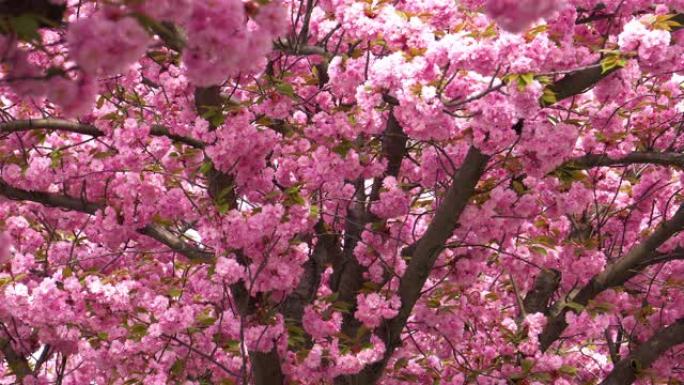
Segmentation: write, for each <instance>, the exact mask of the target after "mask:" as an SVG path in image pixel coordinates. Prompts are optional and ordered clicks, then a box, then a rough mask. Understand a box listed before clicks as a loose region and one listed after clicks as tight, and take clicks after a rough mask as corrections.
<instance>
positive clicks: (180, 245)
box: [0, 179, 214, 263]
mask: <svg viewBox="0 0 684 385" xmlns="http://www.w3.org/2000/svg"><path fill="white" fill-rule="evenodd" d="M0 195H2V196H5V197H6V198H9V199H11V200H19V201H30V202H36V203H40V204H42V205H44V206H49V207H57V208H63V209H67V210H71V211H78V212H82V213H86V214H90V215H94V214H95V213H96V212H97V211H98V210H102V209H104V208H105V205H104V204H100V203H93V202H88V201H85V200H82V199H77V198H73V197H70V196H67V195H60V194H54V193H47V192H40V191H27V190H22V189H18V188H16V187H12V186H10V185H9V184H7V183H6V182H5V181H3V180H1V179H0ZM138 232H139V233H140V234H144V235H147V236H148V237H150V238H153V239H155V240H157V241H159V242H160V243H162V244H164V245H166V246H167V247H169V248H170V249H171V250H173V251H175V252H177V253H179V254H182V255H184V256H185V257H187V258H188V259H190V260H194V261H199V262H206V263H209V262H211V261H212V260H213V258H214V255H213V254H212V253H210V252H207V251H204V250H201V249H199V248H196V247H194V246H192V245H190V244H188V243H186V242H185V241H183V240H181V239H180V238H178V237H177V236H175V235H174V234H173V233H171V232H170V231H169V230H167V229H166V228H164V227H161V226H159V225H155V224H149V225H147V226H145V227H143V228H141V229H138Z"/></svg>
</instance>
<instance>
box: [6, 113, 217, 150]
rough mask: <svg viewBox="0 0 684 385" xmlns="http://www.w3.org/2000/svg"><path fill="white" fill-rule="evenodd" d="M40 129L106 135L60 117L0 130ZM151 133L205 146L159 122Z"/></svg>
mask: <svg viewBox="0 0 684 385" xmlns="http://www.w3.org/2000/svg"><path fill="white" fill-rule="evenodd" d="M38 129H46V130H59V131H66V132H73V133H76V134H83V135H90V136H92V137H95V138H99V137H102V136H105V135H106V134H105V133H104V132H103V131H101V130H100V129H98V128H97V127H95V126H93V125H91V124H82V123H78V122H70V121H68V120H60V119H26V120H13V121H10V122H4V123H0V132H2V133H13V132H24V131H31V130H38ZM150 135H152V136H165V137H167V138H169V139H171V140H173V141H176V142H179V143H183V144H187V145H188V146H192V147H195V148H204V143H202V142H201V141H199V140H197V139H192V138H186V137H184V136H180V135H175V134H172V133H170V132H169V129H168V128H167V127H165V126H162V125H158V124H155V125H153V126H152V127H151V129H150Z"/></svg>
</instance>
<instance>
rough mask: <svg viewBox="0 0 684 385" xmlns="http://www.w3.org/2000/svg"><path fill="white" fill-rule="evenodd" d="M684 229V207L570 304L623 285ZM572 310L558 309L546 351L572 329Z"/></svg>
mask: <svg viewBox="0 0 684 385" xmlns="http://www.w3.org/2000/svg"><path fill="white" fill-rule="evenodd" d="M682 228H684V206H680V207H679V209H678V210H677V212H676V213H675V215H674V216H673V217H672V218H671V219H670V220H668V221H666V222H664V223H662V224H661V225H660V226H659V227H658V228H657V229H656V230H655V231H654V232H653V234H651V235H650V236H649V237H648V238H646V239H645V240H644V241H642V242H641V243H639V244H638V245H636V246H635V247H634V248H632V249H631V250H630V251H629V252H628V253H627V254H626V255H625V256H624V257H622V258H620V259H618V260H617V261H615V262H613V263H611V264H610V265H608V266H607V267H606V268H605V269H604V270H603V271H602V272H601V273H599V274H597V275H595V276H594V277H593V278H592V279H591V280H590V281H589V283H587V285H586V286H584V287H583V288H582V289H580V291H579V292H578V293H577V294H576V295H574V296H573V297H571V299H570V301H571V302H574V303H576V304H579V305H582V306H586V305H587V304H588V303H589V301H590V300H592V299H594V298H595V297H596V296H597V295H599V294H600V293H601V292H603V291H604V290H606V289H609V288H611V287H616V286H620V285H623V284H624V283H625V282H627V281H628V280H629V279H631V278H632V277H634V276H636V275H637V274H638V273H639V271H641V270H642V269H643V268H645V267H646V266H648V263H647V262H648V261H649V259H651V258H652V256H653V255H654V254H656V249H657V248H658V247H660V246H661V245H662V244H663V243H665V241H667V240H668V239H669V238H670V237H671V236H673V235H674V234H676V233H677V232H679V231H680V230H682ZM561 306H562V305H561ZM570 309H571V308H570V307H568V306H562V307H560V308H558V309H556V312H555V314H554V315H553V316H551V317H550V318H549V320H548V322H547V324H546V327H545V328H544V330H543V332H542V333H541V334H540V336H539V343H540V347H541V349H542V351H545V350H547V349H548V348H549V347H550V346H551V344H553V342H555V341H556V340H557V339H558V338H559V337H560V335H561V334H562V333H563V331H564V330H565V328H566V327H567V326H568V324H567V323H566V322H565V315H566V314H567V312H568V311H570Z"/></svg>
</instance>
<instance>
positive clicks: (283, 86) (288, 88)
mask: <svg viewBox="0 0 684 385" xmlns="http://www.w3.org/2000/svg"><path fill="white" fill-rule="evenodd" d="M275 89H276V90H277V91H278V92H279V93H281V94H283V95H285V96H288V97H290V98H291V99H297V95H296V94H295V90H294V87H292V84H290V83H287V82H283V81H280V80H279V81H277V82H276V84H275Z"/></svg>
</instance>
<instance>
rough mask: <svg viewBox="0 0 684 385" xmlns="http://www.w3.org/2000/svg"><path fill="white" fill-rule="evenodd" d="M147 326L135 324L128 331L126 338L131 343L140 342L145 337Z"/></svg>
mask: <svg viewBox="0 0 684 385" xmlns="http://www.w3.org/2000/svg"><path fill="white" fill-rule="evenodd" d="M147 328H148V327H147V325H145V324H135V325H133V326H131V327H130V328H129V329H128V338H129V339H131V340H133V341H140V340H141V339H142V338H143V337H145V336H146V335H147Z"/></svg>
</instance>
